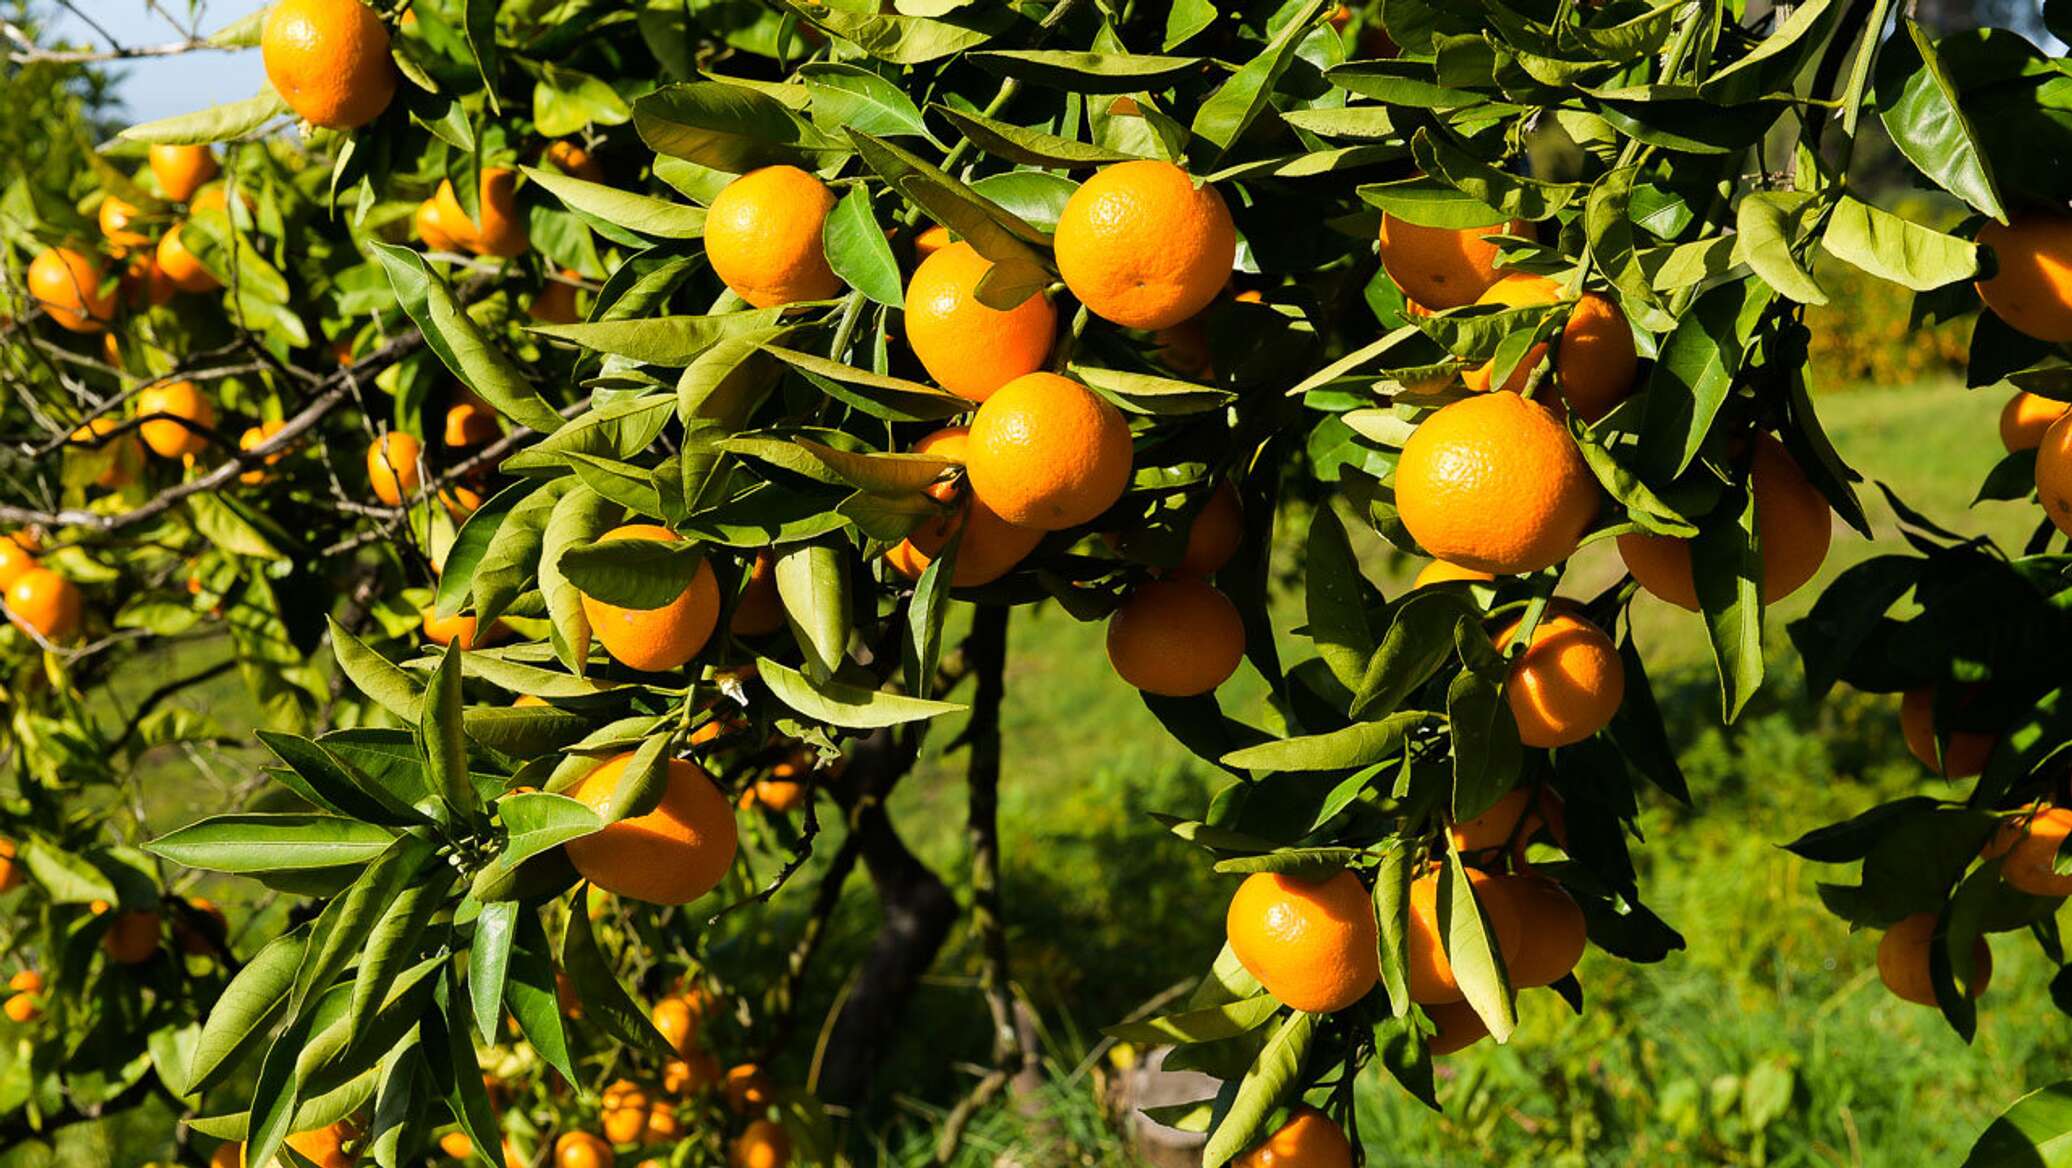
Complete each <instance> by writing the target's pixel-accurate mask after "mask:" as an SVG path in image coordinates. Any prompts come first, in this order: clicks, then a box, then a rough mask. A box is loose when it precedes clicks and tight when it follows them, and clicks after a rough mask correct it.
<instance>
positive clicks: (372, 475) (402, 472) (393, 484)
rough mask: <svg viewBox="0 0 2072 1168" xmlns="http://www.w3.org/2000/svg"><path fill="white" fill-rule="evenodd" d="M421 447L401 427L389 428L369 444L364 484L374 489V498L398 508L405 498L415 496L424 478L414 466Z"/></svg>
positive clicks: (422, 446) (415, 439)
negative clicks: (399, 428)
mask: <svg viewBox="0 0 2072 1168" xmlns="http://www.w3.org/2000/svg"><path fill="white" fill-rule="evenodd" d="M423 450H424V445H423V444H422V443H420V442H419V441H418V440H417V436H416V435H414V434H405V433H404V432H403V431H401V430H390V431H389V432H388V433H386V434H383V435H382V436H381V437H380V438H379V439H378V440H377V441H376V442H375V443H374V445H372V446H369V447H368V448H367V483H368V485H369V486H370V487H372V488H373V489H374V497H375V498H377V499H379V500H381V501H382V502H383V503H384V504H386V505H387V506H390V507H401V506H402V505H403V501H404V500H405V499H410V498H414V497H416V495H417V491H418V487H419V486H421V485H422V484H423V481H424V480H423V476H422V475H421V474H420V473H419V472H418V468H417V458H418V455H419V454H421V453H422V452H423Z"/></svg>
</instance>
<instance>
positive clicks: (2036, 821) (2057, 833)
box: [1980, 807, 2072, 897]
mask: <svg viewBox="0 0 2072 1168" xmlns="http://www.w3.org/2000/svg"><path fill="white" fill-rule="evenodd" d="M2068 834H2072V809H2067V808H2063V807H2042V808H2038V809H2036V811H2035V813H2034V814H2033V815H2030V816H2028V817H2026V818H2021V819H2010V820H2007V821H2006V822H2004V823H2002V824H2001V825H2000V829H1999V830H1998V831H1996V832H1995V833H1994V834H1993V838H1992V839H1991V840H1989V841H1987V843H1986V846H1985V848H1984V849H1982V850H1981V852H1980V855H1981V857H1982V858H1984V859H1987V860H1998V861H2000V877H2001V879H2003V880H2005V881H2007V883H2008V885H2009V886H2010V887H2012V888H2014V889H2016V890H2017V891H2020V892H2026V893H2028V894H2029V895H2031V896H2045V897H2065V896H2072V875H2064V874H2061V873H2060V872H2059V871H2058V869H2057V861H2058V849H2059V848H2060V847H2062V846H2064V843H2065V837H2066V836H2067V835H2068Z"/></svg>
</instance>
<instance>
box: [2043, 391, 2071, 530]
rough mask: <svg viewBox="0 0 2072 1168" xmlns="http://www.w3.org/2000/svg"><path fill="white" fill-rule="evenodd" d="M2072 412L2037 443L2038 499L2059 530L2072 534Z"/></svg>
mask: <svg viewBox="0 0 2072 1168" xmlns="http://www.w3.org/2000/svg"><path fill="white" fill-rule="evenodd" d="M2067 422H2072V414H2067V415H2065V417H2062V418H2059V419H2058V420H2057V421H2055V422H2052V423H2051V424H2050V429H2048V430H2045V431H2044V432H2043V442H2042V443H2041V444H2040V445H2038V446H2037V447H2036V499H2037V502H2039V503H2042V504H2043V513H2044V514H2045V515H2048V516H2049V517H2050V521H2051V522H2052V523H2053V524H2055V525H2056V526H2057V529H2058V530H2059V531H2062V532H2065V533H2066V534H2068V535H2072V425H2067Z"/></svg>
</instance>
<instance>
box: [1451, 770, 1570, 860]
mask: <svg viewBox="0 0 2072 1168" xmlns="http://www.w3.org/2000/svg"><path fill="white" fill-rule="evenodd" d="M1542 798H1547V799H1552V798H1554V795H1553V793H1552V792H1542V790H1541V789H1540V788H1538V787H1531V786H1526V787H1513V788H1511V790H1510V791H1509V792H1508V793H1506V794H1505V795H1504V797H1503V798H1501V799H1498V800H1497V801H1496V802H1495V803H1494V804H1491V805H1490V807H1489V809H1488V810H1487V811H1484V812H1483V813H1482V814H1480V815H1477V816H1474V817H1473V818H1470V819H1463V820H1461V821H1460V822H1458V823H1455V824H1453V825H1452V826H1451V827H1449V828H1448V829H1447V831H1448V833H1449V834H1450V835H1451V836H1452V838H1453V847H1454V850H1455V851H1460V852H1483V851H1488V850H1489V849H1491V848H1500V847H1503V846H1504V845H1506V844H1509V843H1511V842H1512V841H1513V840H1515V839H1522V838H1524V837H1526V836H1529V835H1531V834H1532V833H1533V832H1535V831H1537V830H1539V828H1540V825H1541V824H1542V823H1543V822H1544V820H1543V818H1542V817H1541V815H1540V812H1539V806H1540V801H1541V799H1542Z"/></svg>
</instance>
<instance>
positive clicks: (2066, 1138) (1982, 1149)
mask: <svg viewBox="0 0 2072 1168" xmlns="http://www.w3.org/2000/svg"><path fill="white" fill-rule="evenodd" d="M2067 1165H2072V1080H2066V1081H2064V1082H2061V1083H2052V1084H2051V1085H2049V1086H2047V1087H2040V1088H2038V1089H2036V1090H2034V1091H2031V1092H2029V1093H2028V1094H2027V1095H2024V1096H2022V1097H2021V1098H2020V1099H2017V1100H2015V1101H2014V1104H2013V1105H2012V1106H2010V1107H2009V1108H2008V1109H2007V1110H2006V1111H2003V1112H2001V1113H2000V1116H1999V1118H1997V1119H1995V1120H1994V1121H1993V1122H1992V1123H1991V1124H1989V1125H1988V1126H1987V1127H1986V1130H1985V1131H1983V1132H1981V1133H1980V1134H1979V1137H1978V1142H1977V1143H1975V1144H1973V1145H1972V1146H1971V1151H1970V1153H1969V1154H1967V1155H1966V1156H1965V1157H1964V1164H1963V1166H1962V1168H2066V1166H2067Z"/></svg>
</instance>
